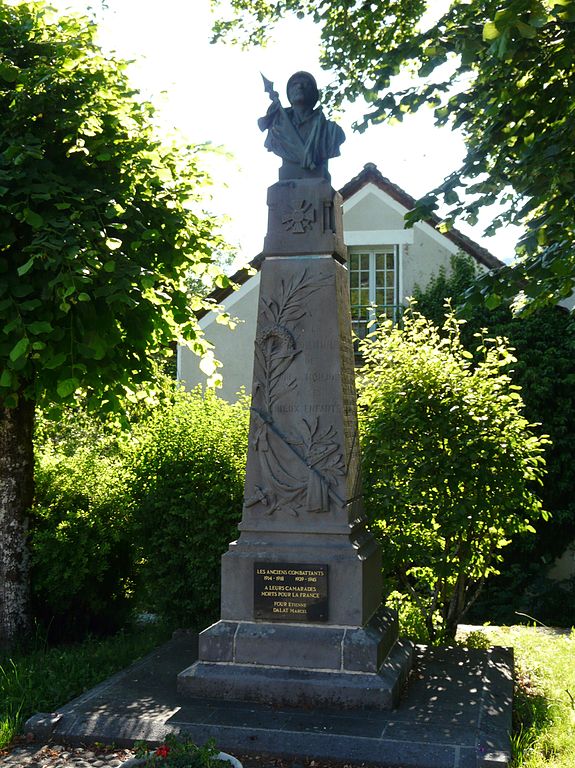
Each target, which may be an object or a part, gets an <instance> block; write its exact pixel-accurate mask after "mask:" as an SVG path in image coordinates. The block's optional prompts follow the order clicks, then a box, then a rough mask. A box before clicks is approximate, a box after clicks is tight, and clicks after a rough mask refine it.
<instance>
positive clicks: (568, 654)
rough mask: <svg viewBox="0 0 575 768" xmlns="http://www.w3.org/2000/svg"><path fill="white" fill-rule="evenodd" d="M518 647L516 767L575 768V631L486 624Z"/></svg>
mask: <svg viewBox="0 0 575 768" xmlns="http://www.w3.org/2000/svg"><path fill="white" fill-rule="evenodd" d="M482 631H483V632H484V633H485V634H486V635H487V637H488V639H489V641H490V642H491V644H493V645H505V646H513V648H514V649H515V699H514V707H513V726H514V733H513V737H512V738H513V763H512V765H513V768H519V767H520V766H521V767H522V768H573V766H575V630H571V632H568V631H567V632H566V633H565V634H557V633H555V632H553V631H551V630H547V629H545V628H543V627H523V626H512V627H484V628H483V629H482Z"/></svg>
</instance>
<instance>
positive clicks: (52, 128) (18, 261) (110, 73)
mask: <svg viewBox="0 0 575 768" xmlns="http://www.w3.org/2000/svg"><path fill="white" fill-rule="evenodd" d="M94 35H95V25H94V23H93V22H92V21H91V20H89V19H87V18H74V17H70V16H67V17H61V18H58V17H57V16H56V15H55V13H54V11H53V10H52V9H50V8H49V7H48V6H45V5H44V4H43V3H42V2H21V3H19V4H7V3H2V4H0V117H1V120H0V327H1V328H2V333H0V584H1V585H2V587H1V588H0V645H1V644H3V643H8V642H12V641H13V640H14V639H15V638H17V637H18V635H19V634H20V633H21V632H23V631H24V630H25V629H26V626H27V623H28V614H27V609H26V605H27V599H28V583H27V558H26V554H25V546H24V543H25V538H26V529H27V510H28V508H29V506H30V503H31V501H32V496H33V474H32V472H33V470H32V453H33V451H32V431H33V420H34V406H35V403H37V402H51V403H60V402H66V401H70V400H72V399H73V398H74V397H75V396H76V395H77V394H79V393H82V395H83V396H84V397H85V398H86V400H87V402H88V405H89V407H90V408H92V409H96V408H98V409H104V410H108V411H112V410H114V409H119V408H120V407H121V401H122V398H123V397H125V396H129V397H132V398H135V399H137V398H139V397H142V396H144V392H143V388H144V386H145V382H146V381H147V380H148V379H149V378H150V376H151V375H152V370H153V369H152V363H151V359H152V358H151V354H152V353H154V352H157V351H158V350H161V349H163V348H165V347H167V345H168V344H169V342H170V341H172V340H173V339H174V338H177V337H178V336H181V337H182V338H184V339H187V340H188V341H189V342H190V344H191V345H192V346H193V348H194V349H195V351H197V352H202V351H203V350H205V348H206V345H205V343H204V341H203V340H202V338H201V334H200V332H199V330H198V325H197V322H196V320H195V317H194V316H193V315H192V314H191V313H190V302H189V297H188V295H187V292H186V283H185V280H186V276H187V274H188V273H189V271H190V270H194V271H195V272H196V273H198V274H201V273H203V272H205V271H209V270H211V269H212V268H213V267H212V264H211V253H212V250H213V249H214V247H215V245H217V238H216V236H215V234H214V232H215V230H214V221H213V220H212V218H210V217H209V216H207V215H205V214H204V213H203V211H202V210H201V195H202V186H203V185H204V184H205V183H206V182H207V181H208V179H207V177H206V174H205V173H204V171H202V170H201V167H200V160H201V155H202V148H201V147H193V146H185V147H181V148H178V147H176V146H163V145H162V143H161V142H160V141H159V140H158V139H157V138H156V136H155V134H154V130H153V126H152V118H153V114H154V112H153V108H152V107H151V105H149V104H145V103H141V102H139V101H138V100H137V98H136V96H137V94H136V93H135V92H134V90H133V89H132V88H131V86H130V84H129V82H128V78H127V74H126V63H125V62H122V61H118V60H114V59H111V58H108V59H107V58H105V57H104V56H103V54H102V52H101V50H100V49H99V48H98V47H97V45H96V44H95V42H94ZM216 279H217V280H218V281H219V282H220V284H221V283H222V282H224V281H225V280H226V278H223V277H222V276H219V277H218V276H216ZM200 302H201V299H199V298H197V299H195V300H194V302H192V308H199V306H200Z"/></svg>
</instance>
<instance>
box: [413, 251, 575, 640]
mask: <svg viewBox="0 0 575 768" xmlns="http://www.w3.org/2000/svg"><path fill="white" fill-rule="evenodd" d="M475 277H476V268H475V266H474V265H473V263H472V262H471V260H470V259H469V258H468V257H465V256H463V255H459V256H456V257H454V258H453V260H452V265H451V273H450V275H449V276H446V274H445V273H442V274H440V275H438V276H437V277H435V278H434V279H433V280H431V281H430V283H429V284H428V285H427V286H426V287H425V289H423V290H421V289H418V290H416V291H415V297H416V300H417V308H418V310H419V311H420V312H421V313H422V314H424V315H425V316H426V317H427V318H429V319H431V320H432V321H433V322H434V323H435V324H438V323H439V324H440V323H441V318H442V317H443V315H444V312H445V300H446V299H447V298H452V299H453V302H454V303H460V302H461V301H462V300H463V297H464V294H465V292H466V290H467V289H468V288H469V287H470V286H471V285H472V283H473V281H474V279H475ZM466 316H467V322H466V324H465V325H464V326H463V328H462V341H463V344H464V346H465V347H466V349H468V350H469V351H470V352H473V344H474V334H476V333H477V332H479V331H480V330H481V329H482V328H487V329H488V332H489V334H490V335H495V336H505V337H506V338H507V339H509V343H510V345H511V346H512V347H513V349H514V355H515V357H516V361H515V363H514V364H513V366H512V368H511V369H510V370H509V375H510V377H511V379H512V381H513V383H514V384H515V385H517V386H519V387H521V396H522V398H523V402H524V404H525V411H524V412H525V417H526V418H527V419H528V421H530V422H531V423H533V424H536V423H538V424H540V427H539V428H538V431H539V433H540V434H543V433H544V434H547V435H549V438H550V440H551V444H550V445H549V446H548V447H547V449H546V452H545V459H546V469H547V472H546V475H545V477H544V478H543V486H542V487H541V489H540V491H539V496H540V498H541V500H542V503H543V506H544V507H545V509H546V510H547V512H548V513H549V519H540V520H538V521H536V522H534V528H535V532H530V531H526V532H524V533H523V534H521V535H520V536H518V537H517V538H516V539H514V541H513V542H512V543H511V545H510V546H509V547H508V548H507V549H506V550H505V552H504V557H503V564H502V566H501V575H499V576H497V577H496V578H494V579H492V580H490V582H489V583H488V584H487V585H486V589H485V590H484V592H483V594H482V596H481V598H480V600H479V601H478V603H477V604H476V605H475V606H474V608H473V611H472V613H473V617H474V619H476V620H484V619H489V620H491V621H500V622H501V621H504V622H507V623H511V622H512V621H514V620H515V619H516V615H515V611H523V612H525V613H529V614H530V615H532V616H535V617H537V618H538V619H540V620H541V621H544V622H545V623H548V622H552V623H554V624H561V625H564V626H570V624H571V623H572V620H573V615H574V613H573V611H571V612H569V611H566V610H565V609H566V606H567V605H569V603H568V602H567V603H565V602H564V601H562V600H553V601H551V600H549V601H547V603H546V605H545V610H544V611H542V601H541V600H540V599H539V598H538V597H537V596H538V595H540V594H541V593H542V590H541V584H542V582H543V581H544V579H545V575H546V573H547V571H548V570H549V567H550V565H551V564H552V563H553V561H554V560H555V558H556V557H557V556H558V555H560V554H561V553H562V552H563V551H564V549H565V547H566V545H567V544H569V543H570V542H572V541H573V540H574V539H575V500H574V498H573V491H572V489H573V487H574V486H575V387H574V386H573V384H574V382H575V316H573V315H572V314H570V313H569V312H567V311H566V310H564V309H562V308H561V307H553V308H548V309H542V310H537V311H535V312H533V313H532V314H531V315H529V316H527V317H524V316H521V315H519V316H516V317H514V316H513V315H512V313H511V311H510V309H509V307H505V306H502V307H499V308H497V309H496V310H492V311H489V310H487V309H485V308H484V307H473V308H467V313H466ZM558 588H559V589H561V590H563V591H567V592H568V591H569V585H568V584H563V585H561V586H560V587H558ZM552 603H553V605H555V608H556V609H554V610H551V607H552Z"/></svg>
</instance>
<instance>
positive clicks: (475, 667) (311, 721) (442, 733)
mask: <svg viewBox="0 0 575 768" xmlns="http://www.w3.org/2000/svg"><path fill="white" fill-rule="evenodd" d="M196 655H197V636H196V635H192V634H186V633H178V634H176V635H175V636H174V638H173V639H172V640H170V641H169V642H168V643H166V644H164V645H163V646H161V647H160V648H158V649H156V650H155V651H153V652H152V653H151V654H149V655H148V656H147V657H146V658H144V659H142V660H141V661H139V662H137V663H135V664H134V665H132V666H131V667H128V668H127V669H126V670H124V671H123V672H120V673H118V674H117V675H114V676H113V677H111V678H109V679H108V680H106V681H105V682H104V683H102V684H100V685H98V686H96V687H95V688H93V689H92V690H90V691H88V692H87V693H85V694H83V695H82V696H80V697H78V698H77V699H74V700H73V701H71V702H69V703H68V704H66V705H65V706H62V707H61V708H60V709H59V710H58V711H57V712H56V713H50V714H46V713H40V714H38V715H35V716H34V717H32V718H30V720H29V721H28V723H27V724H26V726H25V730H26V732H29V733H32V734H33V735H34V736H35V737H36V738H39V739H43V740H44V741H48V740H50V739H51V740H56V741H57V742H58V743H65V744H86V743H96V742H99V743H103V744H114V745H116V746H117V747H123V746H130V745H132V744H133V742H134V741H135V740H139V739H146V740H148V741H151V742H160V741H162V740H163V739H164V738H165V736H166V735H167V734H168V733H185V734H188V735H189V736H190V737H191V738H193V739H194V740H196V741H197V742H199V743H203V742H204V741H206V740H207V739H208V738H211V737H213V738H214V739H215V740H216V743H217V746H218V748H219V749H222V750H224V751H226V752H230V753H232V754H234V753H235V754H257V755H265V754H269V755H271V756H275V757H291V758H295V759H300V760H301V759H316V760H319V761H341V762H345V763H365V764H367V765H378V766H385V768H496V767H497V768H504V767H505V766H507V765H508V762H509V759H510V738H509V734H510V732H511V705H512V688H513V684H512V668H513V658H512V651H511V650H510V649H505V648H492V649H490V650H489V651H484V650H466V649H463V648H458V647H456V648H427V647H425V646H418V647H417V652H416V667H415V669H414V672H413V673H412V675H411V677H410V680H409V684H408V686H407V689H406V691H405V693H404V695H403V697H402V700H401V703H400V706H399V707H398V708H397V709H395V710H392V711H381V710H377V711H375V710H370V709H363V710H357V709H356V710H351V711H343V710H341V711H333V710H321V709H317V708H316V709H307V710H304V709H289V708H271V707H268V706H263V705H257V704H253V703H250V704H244V703H241V702H233V701H220V700H210V699H202V700H198V701H192V700H189V699H188V700H186V699H182V698H181V696H180V695H179V694H178V692H177V690H176V675H177V673H178V672H180V671H181V670H182V669H184V668H186V667H187V666H189V665H190V664H192V663H193V661H194V660H195V658H196ZM100 759H102V758H101V757H100ZM3 765H4V764H3V763H2V761H0V766H2V767H3ZM12 765H14V764H12ZM80 765H81V764H78V768H80ZM102 765H105V766H107V768H115V767H114V766H112V765H111V763H104V764H102ZM63 768H64V766H63ZM65 768H76V767H75V764H73V763H70V764H69V766H68V764H66V766H65ZM90 768H96V765H95V763H92V764H91V765H90Z"/></svg>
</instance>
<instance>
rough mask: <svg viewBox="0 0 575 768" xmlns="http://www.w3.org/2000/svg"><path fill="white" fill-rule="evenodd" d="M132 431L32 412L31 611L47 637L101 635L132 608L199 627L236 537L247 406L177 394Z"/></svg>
mask: <svg viewBox="0 0 575 768" xmlns="http://www.w3.org/2000/svg"><path fill="white" fill-rule="evenodd" d="M146 408H147V410H143V411H140V412H136V413H133V414H131V417H130V420H131V422H132V427H131V428H130V429H128V430H126V429H121V428H120V427H119V426H117V425H114V424H110V423H101V422H100V421H99V420H98V419H97V418H96V417H90V416H87V415H86V414H85V413H84V412H83V411H81V410H75V411H70V412H68V414H66V415H65V417H64V418H63V420H61V421H60V422H58V424H51V423H50V422H48V421H46V420H45V419H43V418H42V415H41V414H40V416H39V420H38V429H37V435H36V455H37V463H36V501H35V506H34V509H33V511H32V520H31V535H30V549H31V558H32V587H33V608H34V612H35V615H36V617H37V618H38V619H39V620H40V621H41V622H42V623H43V624H44V625H46V626H47V627H50V630H51V635H52V636H54V635H56V636H66V637H77V636H81V635H82V634H84V633H85V632H87V631H96V632H102V631H103V632H108V631H113V630H114V629H117V628H118V627H119V626H121V625H122V624H123V622H124V621H125V620H126V618H127V617H128V615H129V614H130V612H132V611H133V610H134V609H137V610H141V611H149V612H153V613H156V614H158V615H159V616H161V617H162V618H165V619H167V620H169V621H170V622H172V623H173V624H174V625H175V624H188V625H189V624H195V625H198V626H199V625H201V624H202V623H203V622H205V621H207V620H210V619H212V618H214V617H215V616H216V615H217V612H218V607H219V567H220V557H221V555H222V553H223V552H224V551H225V549H226V548H227V545H228V543H229V541H230V540H232V539H233V538H235V537H236V535H237V531H236V526H237V523H238V521H239V519H240V515H241V505H242V492H243V474H244V467H245V451H246V443H247V422H248V409H247V407H246V404H245V402H240V403H239V404H236V405H229V404H228V403H226V402H225V401H223V400H221V399H219V398H217V397H216V396H215V395H214V394H212V393H206V394H202V393H201V392H200V391H195V392H192V393H186V392H184V391H176V392H174V393H172V394H171V395H170V396H168V397H166V398H165V399H164V401H163V403H162V404H161V405H159V406H158V407H156V408H155V409H153V410H149V408H148V407H146Z"/></svg>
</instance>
